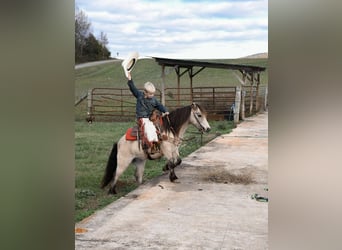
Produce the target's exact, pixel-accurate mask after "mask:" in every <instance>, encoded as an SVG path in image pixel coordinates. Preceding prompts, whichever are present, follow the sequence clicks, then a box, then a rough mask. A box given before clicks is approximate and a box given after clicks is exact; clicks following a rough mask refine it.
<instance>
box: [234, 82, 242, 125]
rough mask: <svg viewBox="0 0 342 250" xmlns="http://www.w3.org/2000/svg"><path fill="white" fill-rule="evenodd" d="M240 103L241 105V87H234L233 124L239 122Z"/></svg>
mask: <svg viewBox="0 0 342 250" xmlns="http://www.w3.org/2000/svg"><path fill="white" fill-rule="evenodd" d="M240 103H241V86H236V88H235V108H234V123H238V122H239V115H240Z"/></svg>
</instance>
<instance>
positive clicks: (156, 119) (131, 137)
mask: <svg viewBox="0 0 342 250" xmlns="http://www.w3.org/2000/svg"><path fill="white" fill-rule="evenodd" d="M150 120H151V121H152V122H153V124H154V126H155V127H156V131H157V135H158V142H150V141H148V140H147V138H146V136H145V133H144V126H143V124H142V121H141V120H138V122H137V125H136V126H133V127H131V128H128V129H127V131H126V140H128V141H137V140H138V141H139V146H141V147H142V149H143V150H144V151H145V152H146V154H148V155H150V154H155V153H160V143H161V142H162V141H163V140H167V136H166V135H165V134H162V130H161V128H162V126H161V125H162V117H161V115H160V114H159V112H158V111H153V112H152V115H151V116H150Z"/></svg>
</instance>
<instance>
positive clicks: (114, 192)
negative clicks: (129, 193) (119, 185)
mask: <svg viewBox="0 0 342 250" xmlns="http://www.w3.org/2000/svg"><path fill="white" fill-rule="evenodd" d="M108 194H117V192H116V190H115V187H112V188H110V189H109V190H108Z"/></svg>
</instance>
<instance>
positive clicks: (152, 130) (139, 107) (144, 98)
mask: <svg viewBox="0 0 342 250" xmlns="http://www.w3.org/2000/svg"><path fill="white" fill-rule="evenodd" d="M127 79H128V82H127V84H128V86H129V89H130V91H131V92H132V94H133V95H134V96H135V98H136V99H137V103H136V117H137V120H138V122H139V124H142V126H143V127H144V133H145V136H146V137H147V140H148V141H149V142H150V145H152V144H153V142H158V135H157V132H156V127H155V126H154V124H153V122H152V121H151V120H150V116H151V114H152V112H153V110H154V109H157V110H159V111H160V112H161V113H163V114H164V115H168V114H169V112H168V110H167V109H166V108H165V106H164V105H162V104H161V103H160V102H159V101H158V100H157V98H156V97H155V96H154V93H155V91H156V89H155V87H154V85H153V83H151V82H146V83H145V84H144V91H141V90H138V89H137V88H136V86H135V85H134V82H133V80H132V77H131V73H130V72H127Z"/></svg>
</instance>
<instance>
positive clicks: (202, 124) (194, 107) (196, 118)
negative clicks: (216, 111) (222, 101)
mask: <svg viewBox="0 0 342 250" xmlns="http://www.w3.org/2000/svg"><path fill="white" fill-rule="evenodd" d="M189 121H190V123H191V124H192V125H194V126H195V127H196V128H198V130H199V131H200V132H209V131H210V129H211V128H210V125H209V123H208V121H207V113H206V112H205V111H204V110H203V109H202V108H201V107H200V106H199V105H198V104H196V103H192V104H191V114H190V120H189Z"/></svg>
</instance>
